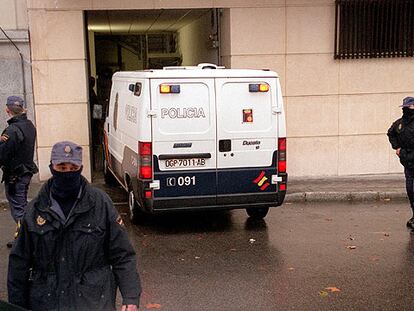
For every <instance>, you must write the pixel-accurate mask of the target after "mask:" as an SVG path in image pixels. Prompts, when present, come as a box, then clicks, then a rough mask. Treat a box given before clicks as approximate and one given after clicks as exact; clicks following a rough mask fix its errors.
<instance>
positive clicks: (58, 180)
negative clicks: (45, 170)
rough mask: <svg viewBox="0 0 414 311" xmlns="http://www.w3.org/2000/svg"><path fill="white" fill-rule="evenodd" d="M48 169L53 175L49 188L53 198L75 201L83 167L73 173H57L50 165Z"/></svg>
mask: <svg viewBox="0 0 414 311" xmlns="http://www.w3.org/2000/svg"><path fill="white" fill-rule="evenodd" d="M49 168H50V172H51V173H52V175H53V177H52V183H51V186H50V191H51V193H52V195H53V197H55V198H58V199H69V198H73V199H76V197H77V196H78V194H79V191H80V188H81V184H82V183H81V173H82V168H83V166H81V168H80V169H79V170H78V171H75V172H58V171H56V170H54V169H53V166H52V164H51V165H50V166H49Z"/></svg>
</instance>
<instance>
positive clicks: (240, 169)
mask: <svg viewBox="0 0 414 311" xmlns="http://www.w3.org/2000/svg"><path fill="white" fill-rule="evenodd" d="M216 107H217V142H218V143H217V190H218V192H217V195H218V196H217V204H219V205H220V204H228V203H229V202H228V200H229V195H230V194H231V195H232V196H233V197H232V202H231V203H232V204H238V203H240V204H245V203H250V201H251V202H255V201H256V200H257V199H258V195H260V196H262V197H263V195H266V194H270V193H272V194H276V191H277V188H276V180H277V176H276V174H277V172H276V170H277V169H276V166H277V152H276V150H277V114H276V110H277V81H276V78H231V79H216ZM221 197H222V198H221Z"/></svg>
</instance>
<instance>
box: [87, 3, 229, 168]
mask: <svg viewBox="0 0 414 311" xmlns="http://www.w3.org/2000/svg"><path fill="white" fill-rule="evenodd" d="M85 14H86V16H85V17H86V18H85V20H86V27H87V33H88V42H87V48H88V64H89V68H88V69H89V76H90V78H89V105H90V132H91V141H90V143H91V146H92V148H91V154H92V157H91V158H92V168H93V172H94V173H93V176H98V175H99V173H98V172H99V171H102V169H103V151H102V144H101V141H102V135H103V125H104V121H105V118H106V112H107V107H108V103H109V96H110V90H111V78H112V75H113V74H114V73H115V72H116V71H132V70H145V69H162V68H163V67H165V66H192V65H197V64H199V63H214V64H218V65H221V64H220V45H219V39H220V38H219V33H220V25H219V24H220V23H219V19H220V9H177V10H134V11H87V12H85Z"/></svg>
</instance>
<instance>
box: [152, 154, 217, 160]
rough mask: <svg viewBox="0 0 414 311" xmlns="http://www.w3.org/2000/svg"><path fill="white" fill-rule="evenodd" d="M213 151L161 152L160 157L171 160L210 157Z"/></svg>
mask: <svg viewBox="0 0 414 311" xmlns="http://www.w3.org/2000/svg"><path fill="white" fill-rule="evenodd" d="M210 158H211V153H185V154H160V155H159V156H158V159H160V160H171V159H210Z"/></svg>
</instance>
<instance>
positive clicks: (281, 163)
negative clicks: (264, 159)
mask: <svg viewBox="0 0 414 311" xmlns="http://www.w3.org/2000/svg"><path fill="white" fill-rule="evenodd" d="M277 153H278V159H277V172H278V174H279V173H286V137H283V138H279V140H278V152H277Z"/></svg>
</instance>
